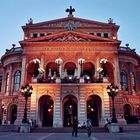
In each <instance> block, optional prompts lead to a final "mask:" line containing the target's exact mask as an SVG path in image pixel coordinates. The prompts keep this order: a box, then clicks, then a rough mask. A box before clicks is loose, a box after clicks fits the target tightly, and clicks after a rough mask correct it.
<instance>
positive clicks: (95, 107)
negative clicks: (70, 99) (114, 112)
mask: <svg viewBox="0 0 140 140" xmlns="http://www.w3.org/2000/svg"><path fill="white" fill-rule="evenodd" d="M87 118H88V119H90V120H91V123H92V125H93V126H99V120H100V118H101V98H100V97H99V96H98V95H91V96H90V97H88V99H87Z"/></svg>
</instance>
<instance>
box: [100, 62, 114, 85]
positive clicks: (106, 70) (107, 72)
mask: <svg viewBox="0 0 140 140" xmlns="http://www.w3.org/2000/svg"><path fill="white" fill-rule="evenodd" d="M101 67H102V68H103V70H102V72H101V74H102V76H103V77H108V81H109V82H110V83H114V71H113V65H112V63H110V62H109V61H107V62H106V63H101Z"/></svg>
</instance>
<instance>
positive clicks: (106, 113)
mask: <svg viewBox="0 0 140 140" xmlns="http://www.w3.org/2000/svg"><path fill="white" fill-rule="evenodd" d="M102 93H103V98H102V116H101V121H100V125H101V126H104V123H105V119H110V106H109V96H108V93H107V92H106V86H105V87H104V88H103V91H102Z"/></svg>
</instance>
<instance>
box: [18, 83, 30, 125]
mask: <svg viewBox="0 0 140 140" xmlns="http://www.w3.org/2000/svg"><path fill="white" fill-rule="evenodd" d="M32 90H33V88H32V86H30V85H29V84H26V85H24V86H22V87H21V90H20V91H21V93H22V95H23V96H24V98H25V108H24V116H23V119H22V123H28V122H29V121H28V119H27V101H28V97H30V96H31V94H32Z"/></svg>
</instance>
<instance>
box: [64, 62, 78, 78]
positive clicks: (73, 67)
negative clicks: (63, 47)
mask: <svg viewBox="0 0 140 140" xmlns="http://www.w3.org/2000/svg"><path fill="white" fill-rule="evenodd" d="M64 69H65V70H66V72H67V75H68V76H74V75H75V70H76V64H75V63H73V62H68V63H66V64H65V66H64Z"/></svg>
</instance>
